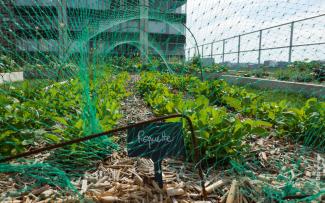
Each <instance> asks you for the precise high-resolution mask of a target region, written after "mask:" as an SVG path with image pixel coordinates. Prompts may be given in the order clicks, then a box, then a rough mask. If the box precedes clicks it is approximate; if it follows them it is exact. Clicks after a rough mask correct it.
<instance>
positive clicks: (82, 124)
mask: <svg viewBox="0 0 325 203" xmlns="http://www.w3.org/2000/svg"><path fill="white" fill-rule="evenodd" d="M99 75H100V77H98V78H97V80H96V82H89V83H88V84H85V81H84V80H81V79H76V78H75V79H70V80H67V81H65V82H60V83H54V84H52V85H49V84H48V83H46V82H44V81H42V80H39V81H34V82H31V81H28V80H27V81H24V82H22V83H19V84H9V85H8V84H7V85H3V86H2V87H0V91H1V92H0V126H1V128H0V155H1V156H9V155H13V154H17V153H19V152H23V151H26V150H27V149H30V147H31V146H34V147H35V146H37V147H39V146H44V145H46V144H49V143H57V142H61V141H66V140H70V139H72V138H76V137H80V136H84V135H87V134H89V133H95V132H100V131H103V130H108V129H111V128H112V127H113V126H114V125H116V123H117V121H118V119H119V118H121V117H122V115H121V113H120V112H119V108H120V101H121V100H122V99H123V98H125V97H126V96H127V95H128V94H129V93H128V92H127V91H126V88H125V87H126V85H127V81H128V79H129V75H128V74H127V73H120V74H118V75H116V76H110V75H109V74H99ZM52 83H53V82H52ZM46 85H48V86H46Z"/></svg>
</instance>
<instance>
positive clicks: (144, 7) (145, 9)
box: [140, 0, 149, 63]
mask: <svg viewBox="0 0 325 203" xmlns="http://www.w3.org/2000/svg"><path fill="white" fill-rule="evenodd" d="M148 18H149V0H140V43H141V49H142V50H141V58H142V60H143V61H144V62H145V63H147V62H148V60H147V56H148V54H149V53H148V52H149V51H148V50H149V41H148V26H149V20H148Z"/></svg>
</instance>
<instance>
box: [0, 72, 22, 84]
mask: <svg viewBox="0 0 325 203" xmlns="http://www.w3.org/2000/svg"><path fill="white" fill-rule="evenodd" d="M23 80H24V73H23V72H11V73H0V84H1V83H5V82H17V81H23Z"/></svg>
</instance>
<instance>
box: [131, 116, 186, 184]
mask: <svg viewBox="0 0 325 203" xmlns="http://www.w3.org/2000/svg"><path fill="white" fill-rule="evenodd" d="M127 148H128V155H129V156H130V157H144V158H150V159H152V161H153V162H154V163H155V165H154V166H155V178H156V181H157V182H158V183H159V185H160V186H161V187H162V174H161V161H162V160H163V159H164V158H167V157H170V158H172V157H185V146H184V138H183V128H182V123H180V122H177V123H150V124H147V125H142V126H139V127H134V128H131V129H129V130H128V137H127Z"/></svg>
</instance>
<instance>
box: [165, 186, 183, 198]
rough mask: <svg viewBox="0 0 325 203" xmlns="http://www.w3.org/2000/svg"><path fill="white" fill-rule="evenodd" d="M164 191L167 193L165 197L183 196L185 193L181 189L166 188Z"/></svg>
mask: <svg viewBox="0 0 325 203" xmlns="http://www.w3.org/2000/svg"><path fill="white" fill-rule="evenodd" d="M166 191H167V195H168V196H170V197H172V196H179V195H184V194H185V191H184V190H183V189H182V188H167V190H166Z"/></svg>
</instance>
